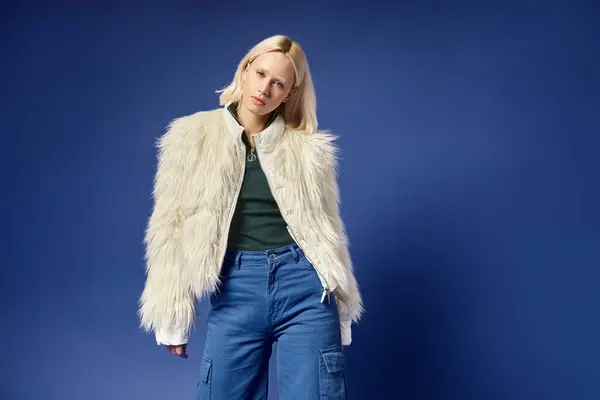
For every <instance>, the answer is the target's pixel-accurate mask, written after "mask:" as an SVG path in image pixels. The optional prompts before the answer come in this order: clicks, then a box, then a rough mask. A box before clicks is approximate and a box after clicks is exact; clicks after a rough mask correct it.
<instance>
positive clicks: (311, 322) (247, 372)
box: [196, 244, 346, 400]
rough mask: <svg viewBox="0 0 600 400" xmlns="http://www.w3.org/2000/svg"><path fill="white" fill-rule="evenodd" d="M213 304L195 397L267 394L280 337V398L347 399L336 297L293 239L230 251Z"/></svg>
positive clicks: (226, 399) (222, 399) (221, 399)
mask: <svg viewBox="0 0 600 400" xmlns="http://www.w3.org/2000/svg"><path fill="white" fill-rule="evenodd" d="M222 282H223V283H222V285H221V286H220V287H219V291H218V292H216V293H214V294H213V295H212V296H211V298H210V301H211V304H212V308H211V311H210V314H209V316H208V321H207V323H208V327H207V336H206V343H205V346H204V356H203V359H202V361H201V366H200V379H199V382H198V390H197V397H196V399H197V400H207V399H212V400H234V399H235V400H238V399H240V400H241V399H253V400H255V399H261V400H262V399H266V398H267V387H268V385H267V380H268V367H269V358H270V356H271V346H272V344H273V342H274V341H275V342H276V343H277V344H276V346H277V360H276V363H277V380H278V389H279V397H280V399H282V400H292V399H298V400H300V399H311V400H319V399H323V400H325V399H326V400H344V399H346V377H345V372H344V368H345V357H344V353H343V351H342V346H341V337H340V326H339V319H338V311H337V307H336V302H335V297H334V296H333V295H332V296H330V299H329V301H325V302H323V303H321V294H322V292H323V288H322V286H321V281H320V280H319V277H318V275H317V273H316V271H315V270H314V268H313V267H312V265H311V263H310V261H309V260H308V259H307V258H306V257H305V256H304V254H303V252H302V250H301V249H300V248H299V247H298V246H297V245H296V244H291V245H289V246H285V247H281V248H278V249H273V250H265V251H237V252H234V251H229V252H227V254H226V256H225V260H224V263H223V268H222Z"/></svg>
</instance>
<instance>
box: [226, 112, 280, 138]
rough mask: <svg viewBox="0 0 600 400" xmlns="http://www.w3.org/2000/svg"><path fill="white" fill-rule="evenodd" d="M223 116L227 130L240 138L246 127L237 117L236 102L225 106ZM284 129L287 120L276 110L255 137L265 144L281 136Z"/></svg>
mask: <svg viewBox="0 0 600 400" xmlns="http://www.w3.org/2000/svg"><path fill="white" fill-rule="evenodd" d="M223 117H224V119H225V125H226V127H227V131H228V132H229V133H230V134H231V135H232V136H233V137H234V139H236V140H238V139H239V138H240V136H241V134H242V133H243V132H244V127H243V126H242V124H241V123H240V121H239V120H238V118H237V115H236V111H235V103H227V104H226V105H225V107H223ZM284 131H285V121H284V119H283V117H282V116H281V114H280V113H279V112H278V111H277V110H275V111H274V112H273V113H272V114H271V116H270V117H269V120H268V121H267V125H266V127H265V129H263V130H262V131H261V132H259V133H258V134H256V135H254V136H253V139H254V140H258V141H259V142H262V143H265V144H269V143H274V142H275V141H277V139H279V137H281V135H282V134H283V132H284Z"/></svg>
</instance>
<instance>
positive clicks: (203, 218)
mask: <svg viewBox="0 0 600 400" xmlns="http://www.w3.org/2000/svg"><path fill="white" fill-rule="evenodd" d="M219 92H220V93H221V95H220V106H222V107H220V108H217V109H213V110H207V111H200V112H197V113H194V114H192V115H188V116H184V117H181V118H178V119H176V120H174V121H173V122H172V123H171V124H170V125H169V127H168V129H167V131H166V133H165V134H164V135H163V136H162V137H161V138H160V140H159V142H158V167H157V172H156V176H155V181H154V193H153V194H154V208H153V212H152V214H151V216H150V219H149V221H148V226H147V231H146V237H145V245H146V259H147V266H146V273H147V278H146V284H145V288H144V290H143V293H142V295H141V297H140V310H139V314H140V318H141V326H142V327H143V328H144V329H145V330H146V331H153V332H154V333H155V335H156V340H157V343H158V344H159V345H165V346H166V348H167V349H168V350H169V351H170V352H171V353H173V354H175V355H178V356H180V357H184V358H187V355H186V344H187V341H188V336H189V332H190V330H191V328H192V327H193V325H194V322H195V304H196V301H198V300H199V299H201V298H203V297H204V296H206V297H209V298H210V302H211V306H212V307H211V311H210V314H209V316H208V321H207V324H208V327H207V334H206V343H205V347H204V354H203V359H202V361H201V367H200V371H201V373H200V378H199V382H198V389H197V393H198V395H197V398H198V399H208V398H211V399H213V400H214V399H218V400H221V399H222V400H234V399H265V398H266V395H267V378H268V365H269V358H270V351H271V346H272V344H273V342H274V341H275V342H277V356H278V357H277V370H278V385H279V386H278V387H279V394H280V397H281V398H282V399H291V398H293V399H345V398H346V377H345V373H344V353H343V346H347V345H349V344H350V342H351V340H352V339H351V324H352V322H358V320H359V319H360V316H361V314H362V312H363V305H362V299H361V295H360V292H359V289H358V285H357V282H356V279H355V277H354V273H353V266H352V261H351V258H350V255H349V251H348V239H347V235H346V232H345V227H344V224H343V222H342V220H341V218H340V210H339V203H340V199H339V189H338V183H337V168H338V164H337V147H336V146H335V144H334V141H335V136H333V135H332V134H331V133H328V132H324V131H319V130H317V118H316V99H315V92H314V88H313V83H312V78H311V75H310V72H309V68H308V63H307V60H306V58H305V55H304V52H303V50H302V48H301V47H300V46H299V44H298V43H297V42H295V41H293V40H291V39H289V38H288V37H286V36H282V35H277V36H273V37H270V38H267V39H265V40H263V41H262V42H260V43H258V44H257V45H255V46H254V47H253V48H252V49H251V50H250V51H249V52H248V54H246V56H244V58H243V59H242V60H241V62H240V63H239V66H238V68H237V70H236V73H235V76H234V78H233V81H232V82H231V84H230V85H229V86H228V87H227V88H225V89H224V90H222V91H219Z"/></svg>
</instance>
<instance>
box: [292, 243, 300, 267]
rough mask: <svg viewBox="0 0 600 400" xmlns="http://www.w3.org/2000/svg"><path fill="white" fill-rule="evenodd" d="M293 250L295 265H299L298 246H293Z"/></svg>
mask: <svg viewBox="0 0 600 400" xmlns="http://www.w3.org/2000/svg"><path fill="white" fill-rule="evenodd" d="M291 249H292V254H293V255H294V263H295V264H298V261H299V260H300V257H299V256H298V251H297V250H296V246H294V245H292V247H291Z"/></svg>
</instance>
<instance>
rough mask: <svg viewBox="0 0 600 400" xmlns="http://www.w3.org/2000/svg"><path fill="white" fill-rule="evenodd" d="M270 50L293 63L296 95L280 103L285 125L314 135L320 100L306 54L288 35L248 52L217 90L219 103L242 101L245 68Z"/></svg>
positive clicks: (270, 39)
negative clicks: (223, 85) (227, 79)
mask: <svg viewBox="0 0 600 400" xmlns="http://www.w3.org/2000/svg"><path fill="white" fill-rule="evenodd" d="M271 51H280V52H282V53H283V54H284V55H285V56H286V57H287V58H288V59H289V60H290V61H291V63H292V66H293V67H294V73H295V76H296V79H295V82H294V88H293V90H294V91H295V92H294V93H293V94H292V96H291V97H290V98H289V100H288V101H287V102H285V103H281V105H280V106H279V112H280V113H281V115H282V116H283V119H284V120H285V123H286V125H287V126H288V127H290V128H292V129H298V130H302V131H306V132H307V133H313V132H315V131H316V130H317V126H318V122H317V98H316V96H315V88H314V85H313V80H312V77H311V75H310V70H309V68H308V62H307V60H306V55H305V54H304V51H303V50H302V47H300V45H299V44H298V42H296V41H294V40H292V39H290V38H289V37H287V36H285V35H275V36H271V37H268V38H266V39H264V40H263V41H261V42H260V43H258V44H256V45H255V46H254V47H252V48H251V49H250V51H248V53H247V54H246V55H245V56H244V58H242V60H241V61H240V63H239V64H238V67H237V69H236V71H235V75H234V77H233V81H232V82H231V83H230V84H229V85H228V86H226V87H225V88H224V89H221V90H217V91H216V92H217V93H221V95H220V96H219V104H220V105H222V106H223V105H226V104H228V103H235V102H239V101H241V99H242V74H243V72H244V69H245V68H246V66H247V65H248V64H249V63H251V62H252V61H254V59H255V58H256V57H258V56H259V55H261V54H264V53H268V52H271Z"/></svg>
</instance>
